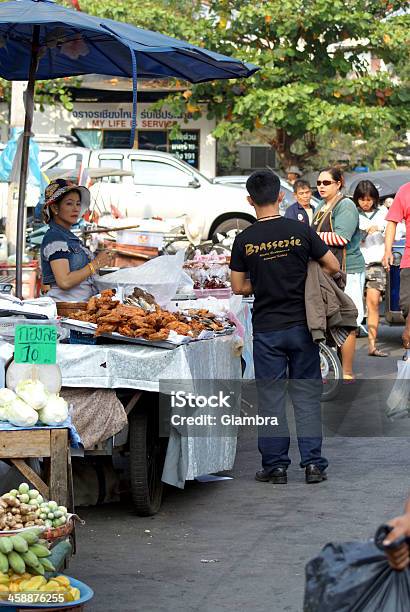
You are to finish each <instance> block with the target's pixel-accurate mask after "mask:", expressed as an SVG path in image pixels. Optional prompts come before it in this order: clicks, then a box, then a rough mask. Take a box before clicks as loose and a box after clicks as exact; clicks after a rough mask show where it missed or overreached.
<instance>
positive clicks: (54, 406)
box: [39, 393, 68, 426]
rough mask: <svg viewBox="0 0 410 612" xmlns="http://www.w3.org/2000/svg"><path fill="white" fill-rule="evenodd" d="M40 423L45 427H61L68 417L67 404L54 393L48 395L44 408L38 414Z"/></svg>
mask: <svg viewBox="0 0 410 612" xmlns="http://www.w3.org/2000/svg"><path fill="white" fill-rule="evenodd" d="M39 417H40V421H41V422H42V423H44V424H45V425H51V426H55V425H61V424H62V423H64V421H65V420H66V419H67V417H68V404H67V402H66V401H65V399H63V398H62V397H59V396H58V395H56V394H55V393H53V394H51V395H49V398H48V401H47V404H46V406H45V407H44V408H43V409H42V410H40V412H39Z"/></svg>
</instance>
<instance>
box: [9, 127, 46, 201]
mask: <svg viewBox="0 0 410 612" xmlns="http://www.w3.org/2000/svg"><path fill="white" fill-rule="evenodd" d="M22 133H23V129H22V128H12V130H11V138H10V140H9V141H8V143H7V145H6V147H5V148H4V149H3V151H2V152H1V155H0V181H10V180H12V177H11V175H12V170H13V163H14V159H15V156H16V153H17V149H18V146H19V138H20V136H21V135H22ZM39 154H40V147H39V146H38V144H37V143H36V141H35V140H34V138H30V155H29V175H28V183H29V184H30V185H32V186H33V187H38V188H39V189H40V190H41V191H44V189H45V186H46V185H47V181H46V178H45V177H44V175H43V174H42V172H41V169H40V161H39Z"/></svg>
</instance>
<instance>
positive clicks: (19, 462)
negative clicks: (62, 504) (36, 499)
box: [10, 459, 49, 499]
mask: <svg viewBox="0 0 410 612" xmlns="http://www.w3.org/2000/svg"><path fill="white" fill-rule="evenodd" d="M10 461H11V463H13V465H15V467H16V468H17V469H18V471H19V472H20V473H21V474H23V476H24V478H25V479H26V480H28V481H29V482H31V483H32V484H33V485H34V486H35V487H36V489H37V490H38V491H39V492H40V493H41V495H42V496H43V497H44V499H48V496H49V489H48V486H47V485H46V483H45V482H43V481H42V480H41V478H40V476H39V475H38V474H36V472H35V471H34V470H33V469H32V468H31V467H30V466H29V465H27V463H26V462H25V461H24V459H11V460H10Z"/></svg>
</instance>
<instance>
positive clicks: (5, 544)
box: [0, 537, 13, 571]
mask: <svg viewBox="0 0 410 612" xmlns="http://www.w3.org/2000/svg"><path fill="white" fill-rule="evenodd" d="M12 550H13V544H12V542H11V540H10V538H7V537H4V538H3V537H1V538H0V552H1V553H4V554H6V555H7V553H9V552H11V551H12ZM0 571H2V570H0Z"/></svg>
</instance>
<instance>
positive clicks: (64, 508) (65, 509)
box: [58, 506, 68, 514]
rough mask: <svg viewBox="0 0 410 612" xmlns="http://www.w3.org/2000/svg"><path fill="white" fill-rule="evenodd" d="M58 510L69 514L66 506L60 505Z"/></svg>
mask: <svg viewBox="0 0 410 612" xmlns="http://www.w3.org/2000/svg"><path fill="white" fill-rule="evenodd" d="M58 510H59V512H62V513H63V514H67V512H68V510H67V508H66V507H65V506H58Z"/></svg>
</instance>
